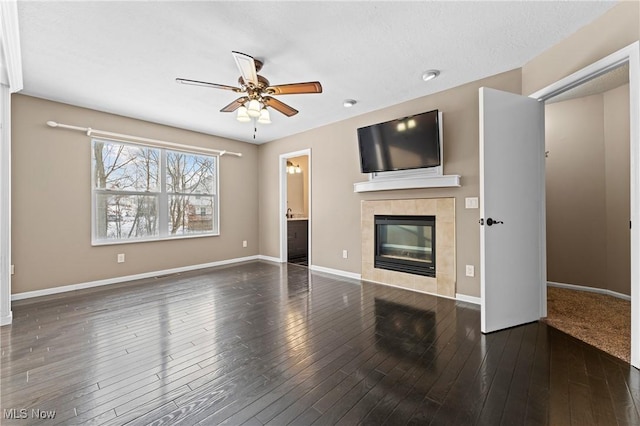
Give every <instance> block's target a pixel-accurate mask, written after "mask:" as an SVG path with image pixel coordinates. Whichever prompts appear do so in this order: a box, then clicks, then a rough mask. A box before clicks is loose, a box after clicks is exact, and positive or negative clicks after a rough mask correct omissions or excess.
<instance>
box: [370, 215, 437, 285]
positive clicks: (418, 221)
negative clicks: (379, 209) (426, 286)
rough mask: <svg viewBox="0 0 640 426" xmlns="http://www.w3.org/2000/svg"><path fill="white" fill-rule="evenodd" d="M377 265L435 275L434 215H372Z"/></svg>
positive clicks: (383, 267)
mask: <svg viewBox="0 0 640 426" xmlns="http://www.w3.org/2000/svg"><path fill="white" fill-rule="evenodd" d="M375 226H376V241H375V245H376V247H375V249H376V255H375V263H374V266H375V267H376V268H382V269H390V270H393V271H399V272H406V273H411V274H418V275H426V276H430V277H435V265H436V252H435V247H436V245H435V217H434V216H375Z"/></svg>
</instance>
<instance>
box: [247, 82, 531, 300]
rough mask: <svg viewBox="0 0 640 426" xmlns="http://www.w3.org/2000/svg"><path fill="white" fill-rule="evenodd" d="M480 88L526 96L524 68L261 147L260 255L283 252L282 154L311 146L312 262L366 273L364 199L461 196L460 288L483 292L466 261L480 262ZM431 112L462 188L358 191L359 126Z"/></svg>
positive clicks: (448, 162)
mask: <svg viewBox="0 0 640 426" xmlns="http://www.w3.org/2000/svg"><path fill="white" fill-rule="evenodd" d="M481 86H488V87H493V88H496V89H501V90H506V91H510V92H514V93H520V89H521V86H520V70H514V71H510V72H507V73H503V74H499V75H496V76H493V77H490V78H487V79H484V80H481V81H476V82H473V83H469V84H466V85H463V86H460V87H456V88H454V89H451V90H446V91H443V92H440V93H437V94H434V95H431V96H426V97H423V98H419V99H415V100H412V101H409V102H404V103H402V104H399V105H395V106H393V107H390V108H386V109H383V110H380V111H376V112H372V113H369V114H364V115H361V116H358V117H355V118H352V119H349V120H346V121H342V122H339V123H335V124H332V125H328V126H324V127H321V128H318V129H315V130H311V131H308V132H305V133H302V134H299V135H295V136H291V137H288V138H284V139H281V140H278V141H275V142H270V143H267V144H265V145H261V146H260V148H259V164H260V167H259V168H260V179H259V185H260V187H259V191H258V194H259V198H260V202H259V204H260V253H261V254H263V255H267V256H273V257H278V255H279V227H278V223H279V218H278V211H279V210H278V157H279V155H281V154H284V153H287V152H293V151H298V150H301V149H306V148H310V149H311V162H312V164H311V170H312V176H311V181H312V190H311V192H312V197H313V200H312V203H311V209H312V211H311V222H312V223H311V237H312V247H311V263H312V264H313V265H317V266H322V267H326V268H332V269H338V270H342V271H347V272H354V273H360V272H361V247H360V237H361V232H360V201H361V200H380V199H401V198H445V197H455V198H456V199H457V200H456V226H457V230H456V236H457V238H456V245H457V256H456V264H457V269H458V270H457V276H458V283H457V292H458V293H463V294H467V295H472V296H479V295H480V282H479V278H478V276H479V274H478V273H477V274H476V277H475V278H468V277H466V276H465V274H464V265H466V264H469V265H475V266H476V268H477V267H478V266H479V259H480V249H479V246H480V235H479V230H478V226H479V225H478V219H479V210H477V209H476V210H466V209H464V198H465V197H477V196H478V195H479V186H478V185H479V175H478V173H479V171H478V169H479V161H478V89H479V88H480V87H481ZM432 109H440V110H441V111H442V112H443V122H444V129H443V135H444V136H443V138H444V160H445V161H444V171H445V174H459V175H461V176H462V187H461V188H431V189H413V190H402V191H382V192H369V193H354V192H353V184H354V183H356V182H362V181H365V180H367V175H364V174H362V173H360V168H359V167H360V166H359V164H360V163H359V157H358V146H357V134H356V129H357V128H358V127H362V126H366V125H370V124H373V123H379V122H383V121H387V120H391V119H394V118H398V117H403V116H407V115H410V114H415V113H419V112H423V111H429V110H432ZM342 250H348V253H349V257H348V259H343V258H342ZM476 270H477V269H476Z"/></svg>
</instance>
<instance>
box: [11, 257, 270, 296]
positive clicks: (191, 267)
mask: <svg viewBox="0 0 640 426" xmlns="http://www.w3.org/2000/svg"><path fill="white" fill-rule="evenodd" d="M257 259H258V256H257V255H255V256H247V257H238V258H235V259H227V260H219V261H217V262H210V263H201V264H198V265H189V266H183V267H180V268H173V269H165V270H162V271H153V272H145V273H142V274H135V275H126V276H123V277H115V278H108V279H105V280H98V281H89V282H86V283H78V284H71V285H65V286H60V287H52V288H45V289H42V290H34V291H26V292H24V293H16V294H12V295H11V300H12V301H16V300H23V299H30V298H32V297H40V296H49V295H52V294H58V293H66V292H68V291H74V290H83V289H86V288H92V287H100V286H103V285H109V284H118V283H122V282H126V281H134V280H140V279H144V278H153V277H158V276H160V275H169V274H177V273H179V272H187V271H195V270H197V269H204V268H212V267H214V266H222V265H230V264H232V263H240V262H247V261H250V260H257Z"/></svg>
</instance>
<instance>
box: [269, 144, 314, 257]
mask: <svg viewBox="0 0 640 426" xmlns="http://www.w3.org/2000/svg"><path fill="white" fill-rule="evenodd" d="M303 155H306V156H307V173H309V186H308V188H307V191H308V194H309V196H308V200H309V214H308V215H307V220H308V221H309V222H308V227H307V244H308V245H307V263H308V264H309V265H310V264H311V254H312V253H311V247H312V246H311V223H312V222H311V219H312V217H311V216H312V214H311V212H312V208H311V206H312V197H311V187H312V185H311V181H312V179H313V175H312V173H311V148H307V149H302V150H299V151H293V152H287V153H285V154H280V156H279V157H278V170H279V173H278V175H279V194H278V197H279V198H278V199H279V200H280V209H279V210H280V211H279V218H280V220H279V226H278V229H279V230H280V262H281V263H284V262H286V261H287V260H288V259H287V248H288V247H287V160H288V159H289V158H294V157H301V156H303Z"/></svg>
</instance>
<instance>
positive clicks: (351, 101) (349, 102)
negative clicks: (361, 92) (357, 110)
mask: <svg viewBox="0 0 640 426" xmlns="http://www.w3.org/2000/svg"><path fill="white" fill-rule="evenodd" d="M357 103H358V101H356V100H354V99H345V100H344V102H343V103H342V105H343V106H344V107H345V108H351V107H352V106H354V105H355V104H357Z"/></svg>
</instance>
